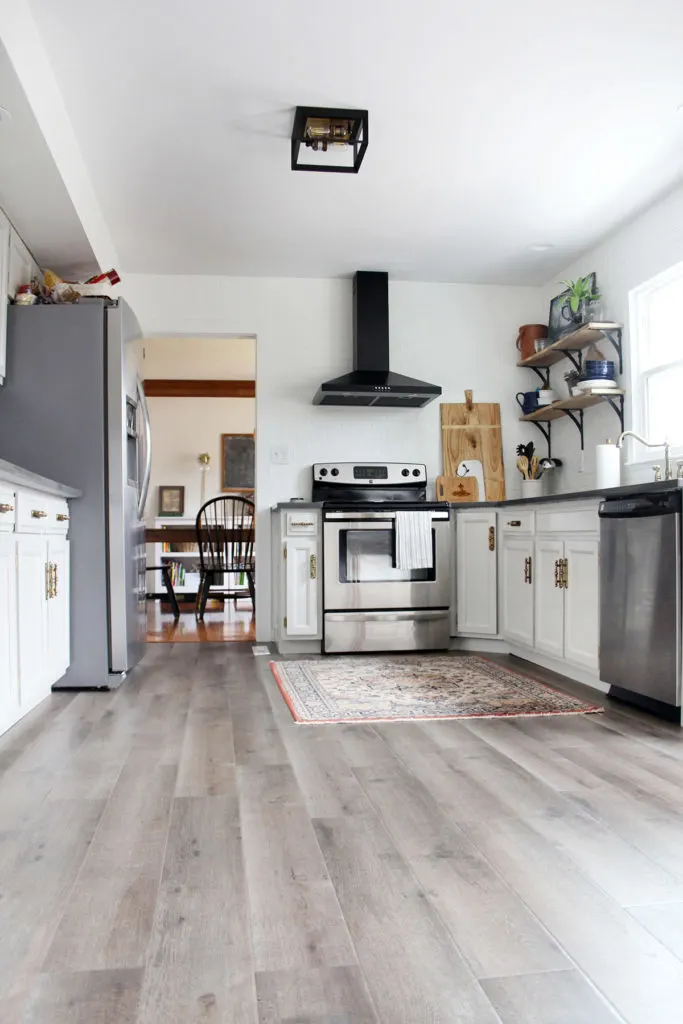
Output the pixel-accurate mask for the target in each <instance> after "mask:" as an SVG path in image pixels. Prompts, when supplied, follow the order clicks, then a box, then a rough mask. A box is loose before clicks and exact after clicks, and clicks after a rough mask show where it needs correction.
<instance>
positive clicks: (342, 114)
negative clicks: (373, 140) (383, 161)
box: [292, 107, 368, 174]
mask: <svg viewBox="0 0 683 1024" xmlns="http://www.w3.org/2000/svg"><path fill="white" fill-rule="evenodd" d="M367 148H368V112H367V110H336V109H332V108H330V107H297V108H296V110H295V112H294V127H293V128H292V170H293V171H333V172H335V173H337V174H357V173H358V171H359V169H360V165H361V164H362V162H363V157H364V156H365V151H366V149H367Z"/></svg>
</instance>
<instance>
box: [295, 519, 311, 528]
mask: <svg viewBox="0 0 683 1024" xmlns="http://www.w3.org/2000/svg"><path fill="white" fill-rule="evenodd" d="M289 526H290V529H291V528H292V527H302V528H304V527H309V526H315V521H313V522H306V520H305V519H302V520H299V521H298V522H295V521H294V520H292V521H291V523H290V524H289Z"/></svg>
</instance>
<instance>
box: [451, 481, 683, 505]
mask: <svg viewBox="0 0 683 1024" xmlns="http://www.w3.org/2000/svg"><path fill="white" fill-rule="evenodd" d="M682 487H683V480H659V481H655V480H648V481H645V483H641V484H625V485H624V486H623V487H606V488H603V490H595V491H570V492H569V493H568V494H544V495H542V496H541V497H540V498H510V499H509V500H508V501H472V502H465V501H456V502H452V503H451V508H453V509H466V508H507V507H508V506H510V505H550V504H559V503H560V502H563V501H582V500H585V499H587V498H596V499H602V498H628V497H630V496H631V495H634V494H667V493H669V492H671V491H677V490H679V489H680V488H682Z"/></svg>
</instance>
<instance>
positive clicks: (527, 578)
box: [524, 556, 531, 583]
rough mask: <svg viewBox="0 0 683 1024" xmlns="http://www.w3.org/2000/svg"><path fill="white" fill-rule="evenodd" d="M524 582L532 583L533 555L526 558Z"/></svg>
mask: <svg viewBox="0 0 683 1024" xmlns="http://www.w3.org/2000/svg"><path fill="white" fill-rule="evenodd" d="M524 582H525V583H531V556H529V557H528V558H525V559H524Z"/></svg>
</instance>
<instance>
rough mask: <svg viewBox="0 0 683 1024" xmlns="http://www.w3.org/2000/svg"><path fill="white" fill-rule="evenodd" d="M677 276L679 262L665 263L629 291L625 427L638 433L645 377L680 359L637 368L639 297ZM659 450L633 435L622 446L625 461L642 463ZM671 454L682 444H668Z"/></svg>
mask: <svg viewBox="0 0 683 1024" xmlns="http://www.w3.org/2000/svg"><path fill="white" fill-rule="evenodd" d="M681 277H683V262H681V263H676V264H675V265H674V266H673V267H669V269H668V270H665V271H663V272H662V273H661V274H657V276H656V277H653V278H651V279H650V280H649V281H646V282H645V284H641V285H638V287H637V288H633V289H632V290H631V291H630V292H629V322H630V330H629V339H630V344H629V352H628V361H629V367H628V376H629V388H628V399H629V402H628V404H629V406H630V413H631V415H630V423H631V426H630V427H629V429H630V430H634V431H635V432H636V433H637V434H640V435H641V436H644V433H645V424H646V423H647V389H646V388H645V387H643V386H642V385H643V383H644V381H645V379H646V378H647V377H649V376H651V375H652V374H654V373H658V372H660V371H661V370H664V369H667V370H668V369H673V368H675V367H678V366H681V365H682V364H683V359H678V360H675V361H673V362H671V363H665V364H664V365H662V366H653V367H650V369H649V370H641V368H640V359H639V356H640V343H639V340H640V338H642V337H643V335H644V334H645V333H646V331H647V327H648V308H647V303H646V302H645V301H643V300H644V299H646V298H649V297H650V296H651V295H652V293H653V292H656V291H658V290H659V289H660V288H662V287H664V286H665V285H667V284H669V283H670V282H671V281H674V280H676V279H678V278H681ZM656 440H659V439H658V438H650V437H648V441H656ZM662 440H664V438H662ZM663 454H664V448H663V447H662V451H661V453H659V450H658V449H656V448H646V447H645V446H644V445H642V444H639V442H638V441H636V440H635V438H632V437H629V438H628V446H627V449H626V465H627V466H638V465H641V466H642V465H643V464H646V463H650V462H658V461H661V455H663ZM671 457H672V458H680V457H683V444H679V445H676V446H675V447H672V448H671Z"/></svg>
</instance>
